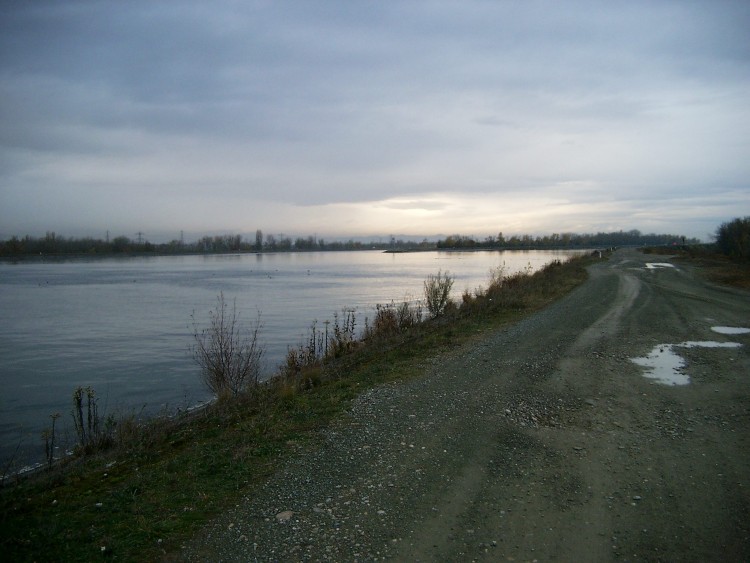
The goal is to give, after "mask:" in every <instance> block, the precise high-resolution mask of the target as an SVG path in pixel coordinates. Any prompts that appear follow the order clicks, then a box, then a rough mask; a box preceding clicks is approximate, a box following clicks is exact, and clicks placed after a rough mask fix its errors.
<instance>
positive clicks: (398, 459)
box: [177, 250, 750, 561]
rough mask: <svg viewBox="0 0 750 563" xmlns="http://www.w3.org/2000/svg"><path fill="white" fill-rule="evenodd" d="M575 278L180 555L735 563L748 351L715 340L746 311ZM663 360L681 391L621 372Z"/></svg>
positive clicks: (709, 298) (311, 454)
mask: <svg viewBox="0 0 750 563" xmlns="http://www.w3.org/2000/svg"><path fill="white" fill-rule="evenodd" d="M648 262H659V263H670V264H671V265H672V267H667V266H660V267H647V263H648ZM590 274H591V277H590V279H589V280H588V281H587V282H586V284H584V285H583V286H582V287H581V288H579V289H578V290H576V291H575V292H574V293H572V294H571V295H569V296H568V297H566V298H565V299H563V300H561V301H560V302H558V303H556V304H555V305H553V306H551V307H549V308H547V309H545V310H544V311H542V312H540V313H538V314H536V315H534V316H532V317H530V318H528V319H527V320H525V321H523V322H521V323H519V324H517V325H515V326H512V327H510V328H507V329H503V330H501V331H497V332H494V333H491V334H487V335H486V336H483V337H482V339H481V340H480V341H479V342H477V343H475V344H473V345H472V346H470V347H467V348H464V349H461V350H459V351H454V352H452V353H450V354H447V355H443V356H441V357H438V358H436V359H435V360H434V361H433V362H431V363H430V364H428V365H425V368H424V369H425V375H424V377H422V378H418V379H417V380H413V381H409V382H406V383H401V384H394V385H386V386H383V387H380V388H378V389H375V390H373V391H370V392H368V393H366V394H364V395H363V396H362V397H360V399H359V400H358V401H357V402H356V403H355V405H354V406H353V408H352V409H351V411H350V412H349V413H348V415H347V417H345V419H344V420H342V421H341V422H340V423H339V424H337V425H336V426H335V427H333V428H332V429H330V430H329V431H327V432H326V434H325V436H324V438H323V440H322V441H321V444H320V445H319V447H318V448H316V449H315V450H314V451H307V452H301V453H300V455H299V456H297V457H296V458H295V459H294V460H293V461H292V462H291V463H289V464H288V465H287V466H285V467H284V468H281V469H280V470H279V472H278V474H277V475H276V476H275V477H274V478H273V479H272V480H271V481H270V482H269V483H268V485H267V486H266V487H265V488H264V489H263V490H262V491H261V493H260V494H258V495H257V496H254V497H253V498H252V499H241V500H239V501H238V504H237V506H236V508H235V509H234V510H232V511H230V512H228V513H226V514H224V515H222V517H220V518H219V519H218V520H217V521H216V522H214V523H212V524H211V526H209V527H208V528H207V529H206V530H205V532H204V533H203V534H201V535H200V537H197V538H195V540H194V541H193V542H192V543H191V544H190V545H186V546H185V548H184V549H183V551H182V553H181V554H178V556H177V557H178V558H180V559H186V560H206V561H209V560H210V561H216V560H236V561H256V560H257V561H298V560H304V561H306V560H310V561H370V560H377V559H390V560H395V561H473V560H477V561H505V560H508V561H535V560H536V561H750V334H734V335H733V334H720V333H717V332H715V331H714V330H713V329H712V327H717V326H725V327H748V328H750V294H748V293H747V292H741V291H737V290H732V289H726V288H722V287H718V286H714V285H711V284H708V283H706V282H705V281H702V280H701V279H700V278H699V277H698V276H697V275H696V273H695V272H693V271H691V269H690V267H688V266H686V265H684V264H681V263H680V262H678V261H670V259H669V258H664V257H661V256H660V257H656V258H655V257H649V256H646V255H643V254H640V253H638V252H637V251H634V250H620V251H617V252H616V253H615V254H614V255H613V257H612V258H611V259H610V260H609V261H606V262H604V261H603V262H602V263H600V264H599V265H597V266H594V267H592V268H591V270H590ZM685 342H701V343H704V344H702V345H699V346H692V347H688V346H676V347H671V346H669V345H670V344H681V343H685ZM706 342H720V343H729V342H733V343H737V344H739V345H740V346H737V347H706V344H705V343H706ZM664 350H666V351H667V352H669V351H672V352H674V353H675V354H677V355H678V357H679V358H680V359H681V360H682V361H684V365H683V366H682V367H681V368H680V372H679V374H680V375H682V376H686V377H687V378H688V379H689V383H687V384H686V385H671V384H664V383H660V382H659V381H658V380H656V379H653V378H649V377H645V376H644V375H645V374H647V369H646V368H644V367H642V366H640V365H637V364H636V363H634V362H633V361H631V359H632V358H637V357H647V356H648V355H649V354H651V353H652V352H654V351H656V354H657V355H658V354H659V352H660V351H664Z"/></svg>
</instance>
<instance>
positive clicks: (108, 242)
mask: <svg viewBox="0 0 750 563" xmlns="http://www.w3.org/2000/svg"><path fill="white" fill-rule="evenodd" d="M107 244H109V229H107Z"/></svg>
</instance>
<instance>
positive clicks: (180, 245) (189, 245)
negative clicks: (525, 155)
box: [0, 217, 750, 259]
mask: <svg viewBox="0 0 750 563" xmlns="http://www.w3.org/2000/svg"><path fill="white" fill-rule="evenodd" d="M715 237H716V242H715V247H716V249H717V250H718V251H719V252H721V253H723V254H726V255H727V256H730V257H733V258H740V259H748V257H749V256H750V217H745V218H738V219H734V220H732V221H728V222H726V223H723V224H722V225H721V226H719V227H718V228H717V230H716V235H715ZM695 244H700V241H699V240H698V239H696V238H687V237H684V236H682V235H674V234H655V233H649V234H643V233H641V232H640V231H639V230H637V229H633V230H630V231H622V230H621V231H616V232H606V233H605V232H599V233H584V234H577V233H559V234H558V233H552V234H550V235H538V236H532V235H528V234H525V235H511V236H508V237H506V236H505V235H504V234H503V233H502V232H500V233H498V234H497V235H490V236H487V237H485V238H482V239H480V238H476V237H473V236H465V235H460V234H455V235H451V236H448V237H446V238H445V239H441V240H438V241H437V242H429V241H428V240H427V239H423V240H422V241H421V242H415V241H408V240H407V241H405V240H403V239H396V238H395V237H389V238H386V239H385V240H383V239H380V240H377V241H371V242H362V241H355V240H353V239H349V240H348V241H330V242H329V241H326V240H324V239H322V238H318V237H317V236H308V237H296V238H292V237H289V236H285V235H284V234H264V233H263V231H261V230H260V229H258V230H257V231H256V232H255V236H254V237H251V238H246V237H243V236H242V235H239V234H230V235H215V236H203V237H201V238H199V239H197V240H195V241H192V242H185V241H184V240H182V237H181V238H180V239H174V240H171V241H169V242H167V243H152V242H149V241H148V240H146V239H144V238H143V235H142V233H138V235H137V238H135V239H133V238H129V237H127V236H124V235H120V236H116V237H114V238H112V239H110V238H109V236H107V237H106V238H105V239H103V240H102V239H97V238H93V237H83V238H75V237H64V236H60V235H58V234H56V233H55V232H52V231H49V232H47V233H46V234H45V236H44V237H32V236H28V235H27V236H24V237H17V236H13V237H11V238H9V239H7V240H0V257H6V258H7V257H11V258H12V257H20V256H39V255H41V256H57V255H86V256H105V255H112V254H114V255H119V254H123V255H128V254H204V253H211V254H217V253H233V252H290V251H298V252H300V251H321V250H325V251H329V250H330V251H336V250H392V251H409V250H434V249H438V250H441V249H443V250H472V249H498V250H501V249H508V250H518V249H554V248H563V249H564V248H602V247H604V248H608V247H616V246H665V245H695Z"/></svg>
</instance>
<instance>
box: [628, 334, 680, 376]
mask: <svg viewBox="0 0 750 563" xmlns="http://www.w3.org/2000/svg"><path fill="white" fill-rule="evenodd" d="M673 348H674V345H673V344H659V345H658V346H656V347H654V349H653V350H651V353H650V354H649V355H648V356H646V357H644V358H631V361H633V362H634V363H636V364H638V365H639V366H643V367H644V368H646V371H645V372H644V374H643V377H647V378H648V379H654V380H656V382H657V383H661V384H663V385H687V384H688V383H690V377H689V376H688V375H687V374H686V373H683V371H682V370H683V368H684V367H685V360H684V359H683V358H682V357H680V356H678V355H677V354H676V353H675V352H674V350H673Z"/></svg>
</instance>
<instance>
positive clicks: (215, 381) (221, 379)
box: [191, 293, 265, 396]
mask: <svg viewBox="0 0 750 563" xmlns="http://www.w3.org/2000/svg"><path fill="white" fill-rule="evenodd" d="M191 317H192V320H193V338H194V340H195V345H194V346H193V359H194V360H195V362H196V363H197V364H198V366H199V367H200V368H201V377H202V379H203V382H204V383H205V384H206V386H207V387H208V388H209V389H210V390H211V391H212V392H213V393H215V394H216V395H217V396H222V395H232V396H236V395H238V394H239V393H241V392H242V391H246V390H249V389H250V388H252V387H254V386H255V385H257V383H258V377H259V376H260V371H261V360H262V358H263V355H264V353H265V350H264V348H263V346H262V345H261V343H260V341H259V336H260V329H261V322H260V313H258V317H257V319H256V320H255V322H254V323H253V324H252V325H251V326H250V327H245V326H243V325H242V324H240V320H239V313H238V312H237V303H236V301H233V302H232V308H231V309H229V307H228V306H227V303H226V300H225V299H224V293H220V294H219V296H218V297H217V306H216V310H215V311H210V312H209V322H210V324H209V326H208V328H203V329H200V328H199V327H198V324H197V322H196V320H195V316H194V315H192V316H191Z"/></svg>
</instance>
